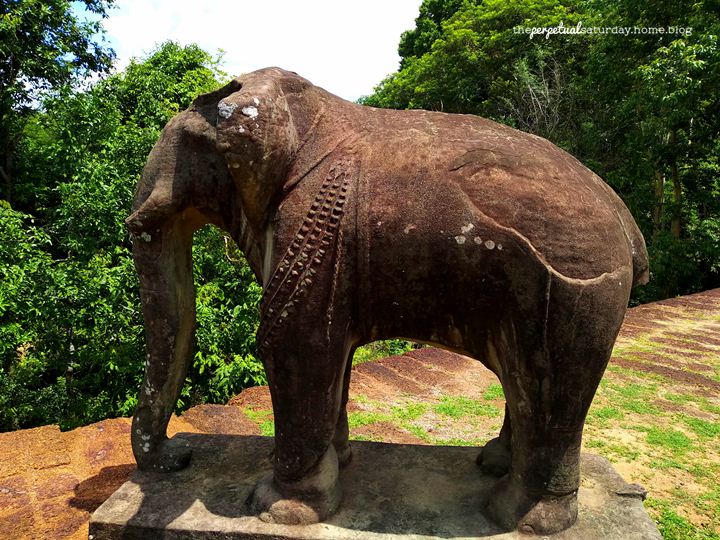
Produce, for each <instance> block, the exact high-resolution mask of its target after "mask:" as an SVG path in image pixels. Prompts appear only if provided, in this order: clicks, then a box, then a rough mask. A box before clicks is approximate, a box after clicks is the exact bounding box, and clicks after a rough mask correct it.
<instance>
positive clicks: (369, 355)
mask: <svg viewBox="0 0 720 540" xmlns="http://www.w3.org/2000/svg"><path fill="white" fill-rule="evenodd" d="M418 347H419V345H417V344H415V343H413V342H411V341H405V340H404V339H389V340H386V341H373V342H372V343H368V344H367V345H363V346H362V347H358V348H357V349H356V350H355V354H354V355H353V360H352V364H353V366H357V365H358V364H363V363H365V362H371V361H372V360H378V359H380V358H385V357H386V356H395V355H398V354H403V353H405V352H407V351H410V350H412V349H417V348H418Z"/></svg>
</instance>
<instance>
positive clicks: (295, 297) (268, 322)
mask: <svg viewBox="0 0 720 540" xmlns="http://www.w3.org/2000/svg"><path fill="white" fill-rule="evenodd" d="M352 170H353V168H352V166H351V164H350V163H349V162H340V163H338V164H336V165H333V166H332V167H331V169H330V171H329V174H328V175H327V177H326V178H325V180H324V181H323V184H322V187H321V189H320V191H319V192H318V194H317V196H316V197H315V202H313V204H312V206H311V207H310V209H309V211H308V213H307V215H306V216H305V218H304V219H303V223H302V225H301V226H300V228H299V229H298V231H297V233H296V234H295V237H294V238H293V241H292V242H291V244H290V247H289V248H288V249H287V251H286V252H285V254H284V255H283V257H282V259H281V260H280V263H279V264H278V265H277V267H276V268H275V271H274V273H273V275H272V278H270V281H269V283H268V285H267V287H266V288H265V291H264V292H263V297H262V301H261V303H260V313H261V320H260V328H259V329H258V333H257V343H258V349H259V351H260V353H261V355H262V353H263V351H264V350H265V349H266V348H267V346H268V345H269V344H270V342H271V337H272V335H273V334H274V332H275V331H276V330H277V329H278V328H279V327H280V326H281V325H283V324H284V323H285V322H286V320H287V318H288V316H289V315H290V314H291V313H292V312H293V311H294V309H295V306H296V305H297V303H298V302H299V301H300V299H301V298H302V297H303V296H304V295H305V294H306V293H307V290H308V287H310V285H312V283H313V278H314V276H315V274H316V273H317V267H319V266H320V265H321V264H322V262H323V260H324V259H325V258H326V257H327V256H328V252H330V253H329V255H330V256H332V255H333V253H334V252H335V251H337V250H338V244H339V241H338V240H339V239H340V238H341V234H340V229H339V228H340V221H341V219H342V217H343V214H344V206H345V202H346V200H347V196H348V189H349V186H350V180H351V176H352V174H351V172H350V171H352Z"/></svg>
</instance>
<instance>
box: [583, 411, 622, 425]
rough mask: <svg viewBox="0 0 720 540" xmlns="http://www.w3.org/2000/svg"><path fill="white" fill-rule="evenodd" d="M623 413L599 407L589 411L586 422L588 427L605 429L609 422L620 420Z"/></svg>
mask: <svg viewBox="0 0 720 540" xmlns="http://www.w3.org/2000/svg"><path fill="white" fill-rule="evenodd" d="M623 418H625V413H624V412H623V411H621V410H620V409H618V408H616V407H599V408H597V409H591V410H590V412H589V413H588V416H587V422H588V423H589V424H590V425H597V426H599V427H606V426H607V425H608V424H609V423H610V420H622V419H623Z"/></svg>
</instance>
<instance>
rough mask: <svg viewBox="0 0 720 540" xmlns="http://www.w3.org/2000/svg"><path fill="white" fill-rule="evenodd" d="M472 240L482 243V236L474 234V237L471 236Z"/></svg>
mask: <svg viewBox="0 0 720 540" xmlns="http://www.w3.org/2000/svg"><path fill="white" fill-rule="evenodd" d="M473 242H475V243H476V244H478V245H480V244H482V238H480V237H479V236H476V237H475V238H473Z"/></svg>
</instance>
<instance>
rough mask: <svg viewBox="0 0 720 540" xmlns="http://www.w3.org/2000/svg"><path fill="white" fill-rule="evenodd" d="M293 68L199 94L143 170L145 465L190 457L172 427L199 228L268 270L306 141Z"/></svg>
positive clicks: (138, 429)
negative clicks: (292, 168)
mask: <svg viewBox="0 0 720 540" xmlns="http://www.w3.org/2000/svg"><path fill="white" fill-rule="evenodd" d="M266 72H270V75H272V76H268V73H266ZM284 73H285V72H283V71H282V70H278V69H274V68H271V69H268V70H262V72H255V73H253V74H251V75H250V76H247V77H240V78H238V79H235V80H233V81H232V82H230V83H229V84H227V85H226V86H224V87H223V88H221V89H219V90H217V91H215V92H213V93H210V94H205V95H203V96H200V97H199V98H198V99H196V100H195V101H194V102H193V104H192V105H191V106H190V108H189V109H188V110H186V111H184V112H182V113H180V114H178V115H177V116H175V117H174V118H173V119H172V120H171V121H170V122H169V123H168V124H167V126H166V127H165V129H164V130H163V132H162V135H161V137H160V139H159V141H158V142H157V144H156V145H155V147H154V148H153V150H152V152H151V153H150V156H149V158H148V160H147V164H146V166H145V168H144V170H143V173H142V178H141V180H140V183H139V185H138V188H137V191H136V194H135V200H134V204H133V211H132V215H131V216H130V217H129V218H128V219H127V220H126V225H127V227H128V228H129V230H130V231H131V234H132V237H133V257H134V261H135V266H136V269H137V272H138V275H139V279H140V295H141V299H142V308H143V315H144V318H145V322H146V337H147V344H148V359H147V366H146V376H145V383H144V387H143V389H142V391H141V394H140V399H139V404H138V408H137V411H136V414H135V418H134V425H133V451H134V453H135V456H136V458H137V461H138V464H139V465H140V466H141V467H145V468H154V469H160V470H165V469H173V468H177V467H179V466H181V465H182V464H183V461H184V460H186V459H187V457H188V455H187V452H186V451H185V450H184V449H182V448H172V447H171V445H170V443H169V441H167V439H166V436H165V429H166V426H167V423H168V421H169V418H170V415H171V414H172V411H173V409H174V407H175V403H176V401H177V398H178V395H179V392H180V389H181V387H182V384H183V380H184V378H185V374H186V372H187V369H188V366H189V363H190V360H191V356H192V355H191V352H192V345H193V341H194V332H195V292H194V286H193V275H192V236H193V232H194V231H196V230H197V229H198V228H200V227H201V226H203V225H205V224H207V223H212V224H214V225H216V226H218V227H220V228H222V229H224V230H226V231H228V232H229V233H230V235H231V236H232V237H233V238H234V239H235V240H236V241H237V242H238V244H239V245H240V247H241V249H242V251H243V252H244V253H245V255H246V257H247V259H248V262H249V264H250V266H251V267H252V269H253V271H254V273H255V275H256V276H257V277H258V279H259V280H261V281H262V279H263V277H264V276H267V274H268V269H267V268H264V267H263V266H264V265H265V266H267V265H268V264H269V262H268V261H264V260H263V253H265V252H268V250H267V247H268V246H267V244H268V243H271V242H272V234H266V231H267V230H268V228H269V227H268V220H269V218H270V217H271V216H272V214H273V211H272V207H273V205H276V204H277V202H278V198H279V197H280V196H281V194H282V193H281V192H282V183H283V180H284V179H285V171H286V170H287V167H288V164H289V163H290V161H291V159H292V157H293V154H294V151H295V147H296V144H297V142H296V141H297V135H296V132H295V128H294V126H293V118H292V115H291V113H290V109H289V107H288V103H287V101H286V99H285V97H284V89H283V85H282V80H283V75H284ZM296 79H297V77H296V78H294V79H293V80H296Z"/></svg>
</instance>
